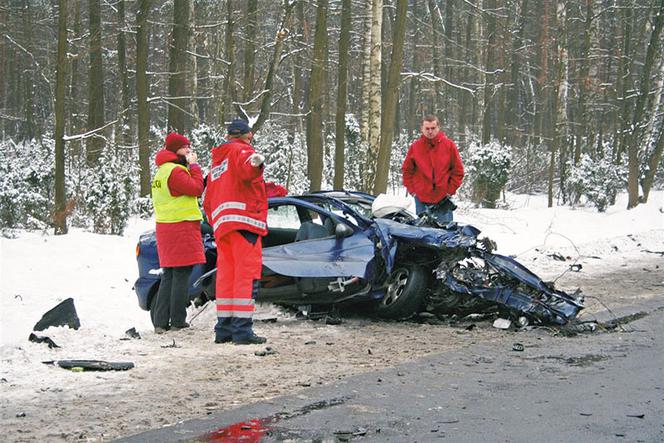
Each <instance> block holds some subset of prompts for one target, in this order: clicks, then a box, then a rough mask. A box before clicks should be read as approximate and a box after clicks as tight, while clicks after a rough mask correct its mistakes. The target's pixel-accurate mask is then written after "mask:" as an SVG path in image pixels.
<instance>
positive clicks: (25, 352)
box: [0, 191, 664, 439]
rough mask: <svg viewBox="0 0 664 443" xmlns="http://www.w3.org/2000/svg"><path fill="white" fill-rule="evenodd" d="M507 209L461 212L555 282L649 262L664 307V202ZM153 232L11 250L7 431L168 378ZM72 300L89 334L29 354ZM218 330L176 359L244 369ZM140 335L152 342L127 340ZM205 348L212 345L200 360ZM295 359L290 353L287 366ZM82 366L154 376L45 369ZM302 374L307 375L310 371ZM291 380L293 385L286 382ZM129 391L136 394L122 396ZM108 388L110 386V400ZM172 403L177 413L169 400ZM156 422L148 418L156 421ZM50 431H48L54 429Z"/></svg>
mask: <svg viewBox="0 0 664 443" xmlns="http://www.w3.org/2000/svg"><path fill="white" fill-rule="evenodd" d="M507 203H508V205H509V207H510V208H511V209H509V210H503V209H500V210H488V209H476V208H473V207H472V206H471V205H470V204H465V203H463V202H462V203H460V204H459V206H460V207H459V209H458V210H457V211H456V213H455V217H456V220H457V221H459V222H462V223H470V224H473V225H475V226H476V227H478V228H480V229H481V230H482V231H483V234H484V235H486V236H488V237H490V238H491V239H493V240H495V241H496V242H497V244H498V252H500V253H503V254H507V255H515V256H517V258H518V259H519V260H520V261H521V262H522V263H524V264H525V265H526V266H528V267H529V268H531V269H532V270H533V271H535V272H537V273H539V274H540V275H542V277H543V278H545V279H555V278H557V277H560V276H561V275H564V274H566V273H569V272H570V271H569V265H570V264H571V263H579V264H582V265H583V271H582V273H583V274H584V275H586V276H592V275H593V274H598V275H599V274H602V273H605V272H607V270H611V269H617V268H620V267H623V268H625V267H629V265H630V263H631V262H632V261H633V260H634V261H645V260H648V261H649V264H653V263H654V264H653V266H652V267H653V268H655V269H657V270H656V271H655V272H656V273H657V274H654V275H657V277H656V278H657V279H658V280H657V283H656V286H658V287H661V288H662V289H661V291H660V293H661V294H662V297H664V272H662V270H661V269H660V266H659V264H658V263H659V261H658V260H661V255H659V254H656V253H652V252H658V251H659V252H662V251H664V213H663V211H664V209H663V208H664V191H657V192H654V193H653V194H651V200H650V202H649V203H648V204H646V205H639V206H638V207H637V208H635V209H633V210H630V211H627V210H625V209H624V208H625V206H626V196H625V195H621V196H620V197H619V199H618V202H617V204H616V205H615V206H612V207H610V208H608V210H607V211H606V213H597V212H596V211H595V210H593V209H591V208H569V207H554V208H547V207H546V198H545V197H544V196H523V195H508V201H507ZM152 226H153V222H152V221H145V220H132V221H131V223H130V225H129V226H128V228H127V230H126V233H125V235H124V236H122V237H119V236H108V235H95V234H91V233H87V232H82V231H78V230H72V232H71V233H70V234H68V235H64V236H53V235H46V234H42V233H33V232H31V233H22V234H20V235H19V236H18V238H15V239H4V238H3V239H1V240H0V249H1V256H0V259H1V263H0V280H1V281H2V285H0V306H1V314H0V315H1V321H0V363H1V364H0V394H1V397H2V399H3V405H2V408H0V409H1V412H2V414H0V423H3V427H4V426H5V424H8V423H9V424H11V423H14V424H12V429H16V426H19V425H20V423H21V422H20V419H17V418H15V415H16V413H18V412H20V411H25V410H30V408H34V409H36V410H39V409H38V408H39V406H38V404H39V402H40V401H41V400H39V399H40V398H42V397H40V395H45V394H43V393H44V392H49V395H53V396H54V397H53V398H58V396H61V397H62V396H67V395H66V393H67V392H68V391H67V387H73V386H74V385H75V386H76V389H75V392H76V394H75V395H76V396H81V395H83V396H85V395H86V393H88V394H91V393H97V392H96V391H97V390H98V389H107V390H110V391H112V393H115V394H122V393H123V392H125V391H126V390H127V389H130V390H137V392H138V391H140V389H141V387H140V384H147V385H149V384H150V383H151V381H150V379H149V375H146V374H149V371H154V370H167V369H168V367H169V366H170V365H173V364H175V363H173V361H171V360H168V359H161V358H160V354H163V353H164V352H165V351H164V349H160V348H163V346H161V345H162V344H163V343H162V342H164V341H169V340H170V337H168V340H166V339H163V337H162V338H159V336H155V335H154V333H153V332H152V327H151V324H150V319H149V315H148V313H147V312H145V311H142V310H141V309H140V308H139V307H138V304H137V299H136V295H135V293H134V292H133V290H132V286H133V282H134V280H135V279H136V277H137V269H136V261H135V245H136V241H137V239H138V236H139V234H140V233H141V232H143V231H145V230H147V229H151V228H152ZM649 251H651V252H649ZM554 253H555V254H560V255H562V256H563V257H566V260H565V261H558V260H553V259H552V258H551V257H550V254H554ZM580 274H581V273H580ZM651 275H653V274H651ZM660 285H661V286H660ZM651 286H652V284H651ZM563 289H567V288H565V287H563ZM582 289H583V288H582ZM69 297H71V298H73V299H74V303H75V306H76V310H77V312H78V316H79V318H80V321H81V328H80V329H79V330H77V331H75V330H71V329H68V328H65V327H59V328H49V329H47V330H46V331H42V332H38V335H46V336H49V337H50V338H52V339H53V340H54V341H55V342H56V343H57V344H58V345H60V346H62V348H60V349H49V348H48V347H47V346H46V345H45V344H37V343H31V342H29V341H28V336H29V335H30V333H31V332H32V329H33V326H34V325H35V323H36V322H37V321H38V320H39V319H40V318H41V316H42V314H44V313H45V312H46V311H48V310H49V309H51V308H52V307H54V306H55V305H56V304H58V303H59V302H60V301H62V300H64V299H66V298H69ZM275 309H276V308H271V307H262V308H261V310H262V313H263V315H274V310H275ZM280 315H285V314H280ZM214 321H215V319H214V312H213V310H212V309H207V310H206V311H203V313H202V314H201V315H200V316H199V317H198V318H197V319H196V327H195V328H192V331H190V335H191V334H200V336H199V335H191V336H187V335H186V334H185V335H184V336H182V337H184V338H180V336H178V340H184V345H183V347H184V348H187V344H188V345H189V347H190V348H191V349H189V350H187V349H181V350H174V351H172V352H178V353H179V354H178V355H181V357H182V360H181V361H191V360H192V359H195V358H196V356H197V355H208V357H205V358H208V359H210V358H211V359H214V358H217V355H218V354H220V353H225V354H224V355H226V354H228V356H229V358H231V357H233V358H235V357H237V356H236V355H235V354H237V352H239V351H238V350H237V349H233V348H229V349H225V348H224V349H223V350H222V349H220V348H219V347H218V346H217V347H216V348H215V347H214V345H212V344H208V343H207V339H208V338H209V341H211V339H212V326H213V324H214ZM284 325H285V326H284ZM132 327H135V328H136V329H137V330H138V332H139V333H140V334H141V335H142V336H143V337H144V340H128V341H122V340H120V339H121V338H123V337H124V335H125V331H126V330H127V329H129V328H132ZM262 327H263V328H284V327H286V328H288V327H289V326H288V322H287V321H286V322H285V323H283V324H280V326H267V325H266V326H262ZM299 327H300V328H301V329H303V331H302V332H298V333H297V334H301V335H306V334H308V333H311V334H315V333H316V332H315V331H314V329H315V327H314V326H307V325H304V326H299ZM407 327H409V326H407ZM269 331H270V332H271V333H273V334H277V333H282V334H283V332H277V331H278V329H269ZM259 332H260V331H259ZM289 333H292V332H289ZM326 333H337V332H334V331H332V332H326ZM201 337H205V344H202V343H201V340H203V339H202V338H201ZM273 337H275V339H276V338H277V337H276V336H274V335H273ZM282 337H286V335H282ZM276 341H277V343H278V340H276ZM141 342H142V343H141ZM196 343H201V345H200V347H199V348H197V345H196ZM208 348H209V349H208ZM308 348H311V347H308ZM205 352H207V354H205ZM233 352H235V354H233ZM427 352H430V351H427ZM285 353H286V351H285V350H284V351H282V355H285ZM234 355H235V357H234ZM251 355H253V351H252V354H251ZM77 358H80V359H101V360H115V361H117V360H132V361H136V362H137V367H138V366H139V365H140V364H141V363H142V364H143V369H142V370H143V371H148V372H146V373H143V372H141V369H140V368H139V369H137V370H134V371H129V372H130V373H132V374H131V375H123V373H115V374H109V375H105V376H104V377H102V378H101V379H99V377H97V379H87V378H86V379H81V378H80V377H79V376H77V374H75V373H72V372H70V371H65V370H62V369H60V368H54V367H52V366H47V365H44V364H42V361H45V360H58V359H77ZM243 358H244V357H243ZM247 358H248V357H247ZM146 368H147V369H146ZM297 371H300V372H301V369H297V370H296V372H297ZM282 375H283V376H284V377H285V375H284V374H278V376H282ZM145 377H147V379H145ZM126 382H130V385H127V386H123V384H125V383H126ZM99 383H103V384H104V386H106V385H108V386H107V387H105V388H100V387H99ZM113 383H115V384H113ZM109 386H110V387H109ZM56 387H57V388H56ZM57 389H60V391H57ZM63 389H64V393H63V392H62V390H63ZM54 390H55V391H54ZM147 391H149V389H147ZM58 392H59V394H58ZM72 392H74V391H72ZM127 392H130V391H127ZM275 393H276V391H275ZM72 395H74V394H72ZM76 398H81V397H76ZM71 399H72V398H70V400H71ZM73 399H74V400H75V398H73ZM155 401H156V400H155ZM165 403H169V401H168V400H165ZM169 404H170V403H169ZM104 407H109V406H108V405H104ZM17 411H18V412H17ZM64 413H65V412H62V414H64ZM77 413H80V411H79V412H77ZM147 413H148V415H147V416H149V415H150V411H147ZM189 413H190V414H192V413H193V411H189ZM41 419H42V420H48V419H49V417H48V416H45V417H42V418H41ZM91 420H93V421H94V418H86V417H82V418H81V422H82V423H88V424H90V423H91ZM145 420H146V421H144V422H143V424H142V425H140V426H142V427H143V428H144V427H148V426H154V422H153V421H149V420H148V419H147V418H146V419H145ZM10 422H11V423H10ZM15 423H19V425H16V424H15ZM23 423H26V422H25V421H24V422H23ZM90 426H92V424H90ZM138 426H139V425H137V426H136V427H135V428H131V429H129V428H127V429H123V428H116V429H115V431H114V432H115V435H123V434H128V433H131V432H132V429H138ZM90 429H92V428H90ZM20 432H22V431H20ZM90 432H91V433H92V434H94V432H92V431H90ZM44 435H46V436H48V434H44ZM97 435H98V434H97ZM33 437H34V435H33ZM63 438H65V439H70V438H72V436H71V435H69V436H64V437H63Z"/></svg>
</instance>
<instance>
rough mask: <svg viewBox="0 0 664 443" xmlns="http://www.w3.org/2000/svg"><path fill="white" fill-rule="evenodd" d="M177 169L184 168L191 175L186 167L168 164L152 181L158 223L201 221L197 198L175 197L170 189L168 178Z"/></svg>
mask: <svg viewBox="0 0 664 443" xmlns="http://www.w3.org/2000/svg"><path fill="white" fill-rule="evenodd" d="M175 168H182V169H184V170H185V171H186V172H187V174H190V172H189V170H188V169H187V168H186V167H184V166H182V165H179V164H177V163H172V162H168V163H164V164H163V165H161V166H160V167H159V170H157V173H156V174H155V176H154V179H153V180H152V204H153V205H154V212H155V216H156V220H157V223H177V222H181V221H200V220H202V219H203V216H202V214H201V211H200V209H199V208H198V200H197V198H196V197H194V196H191V195H180V196H178V197H174V196H173V195H172V194H171V191H170V189H169V188H168V178H169V177H170V175H171V173H172V172H173V170H174V169H175ZM190 175H191V174H190Z"/></svg>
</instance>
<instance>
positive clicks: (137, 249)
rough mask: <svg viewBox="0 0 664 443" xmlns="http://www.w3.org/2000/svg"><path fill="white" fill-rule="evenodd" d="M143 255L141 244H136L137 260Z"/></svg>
mask: <svg viewBox="0 0 664 443" xmlns="http://www.w3.org/2000/svg"><path fill="white" fill-rule="evenodd" d="M140 254H141V244H140V243H136V258H138V256H139V255H140Z"/></svg>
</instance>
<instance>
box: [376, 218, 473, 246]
mask: <svg viewBox="0 0 664 443" xmlns="http://www.w3.org/2000/svg"><path fill="white" fill-rule="evenodd" d="M374 221H375V223H376V225H377V226H378V227H379V229H380V230H381V232H383V234H386V235H390V236H392V237H395V238H397V239H400V240H406V241H409V242H412V243H417V244H421V245H429V246H431V247H436V248H466V247H470V246H474V245H475V244H476V243H477V236H478V235H479V233H480V232H481V231H480V230H479V229H477V228H476V227H474V226H471V225H459V224H457V223H450V224H449V227H448V228H443V229H438V228H429V227H425V226H413V225H407V224H404V223H398V222H395V221H392V220H388V219H385V218H377V219H375V220H374Z"/></svg>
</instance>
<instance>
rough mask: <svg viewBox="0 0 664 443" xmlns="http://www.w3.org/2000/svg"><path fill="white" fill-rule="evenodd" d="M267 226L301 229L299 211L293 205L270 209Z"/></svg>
mask: <svg viewBox="0 0 664 443" xmlns="http://www.w3.org/2000/svg"><path fill="white" fill-rule="evenodd" d="M267 225H268V226H269V227H270V228H290V229H298V228H299V227H300V217H299V215H298V213H297V209H296V208H295V206H293V205H283V206H275V207H272V208H269V209H268V210H267Z"/></svg>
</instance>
